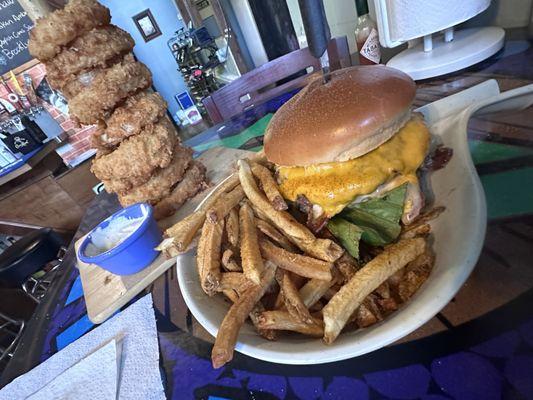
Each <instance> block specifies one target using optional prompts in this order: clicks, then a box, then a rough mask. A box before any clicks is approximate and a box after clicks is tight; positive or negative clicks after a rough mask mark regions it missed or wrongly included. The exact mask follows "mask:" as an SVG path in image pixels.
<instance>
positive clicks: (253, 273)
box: [239, 202, 264, 284]
mask: <svg viewBox="0 0 533 400" xmlns="http://www.w3.org/2000/svg"><path fill="white" fill-rule="evenodd" d="M239 225H240V232H241V260H242V261H241V263H242V270H243V272H244V275H245V276H246V277H247V278H248V279H250V280H251V281H252V282H254V283H255V284H259V282H260V281H261V273H262V272H263V269H264V266H263V259H262V258H261V251H260V250H259V243H258V239H257V231H256V229H255V221H254V213H253V211H252V209H251V208H250V205H249V204H248V202H246V203H244V204H243V205H242V207H241V209H240V210H239Z"/></svg>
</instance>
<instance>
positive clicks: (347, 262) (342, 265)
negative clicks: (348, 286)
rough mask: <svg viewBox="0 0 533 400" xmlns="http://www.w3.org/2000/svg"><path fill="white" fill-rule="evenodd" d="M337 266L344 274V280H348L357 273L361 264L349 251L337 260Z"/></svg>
mask: <svg viewBox="0 0 533 400" xmlns="http://www.w3.org/2000/svg"><path fill="white" fill-rule="evenodd" d="M335 267H336V268H337V270H338V271H339V272H340V273H341V275H342V276H343V280H344V282H348V281H349V280H350V279H352V277H353V276H354V275H355V273H356V272H357V270H358V269H359V266H358V265H357V261H356V260H355V258H353V257H352V256H351V255H350V254H348V252H345V253H344V254H343V255H342V256H341V258H339V259H338V260H337V261H335Z"/></svg>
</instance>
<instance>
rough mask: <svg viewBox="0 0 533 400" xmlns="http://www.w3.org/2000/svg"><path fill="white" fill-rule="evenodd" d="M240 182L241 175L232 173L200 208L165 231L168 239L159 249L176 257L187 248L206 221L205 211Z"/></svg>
mask: <svg viewBox="0 0 533 400" xmlns="http://www.w3.org/2000/svg"><path fill="white" fill-rule="evenodd" d="M238 184H239V175H238V174H236V173H234V174H232V175H230V176H229V177H228V178H227V179H226V180H225V181H224V182H223V183H222V184H221V185H220V186H219V187H217V188H216V189H215V190H214V191H213V192H211V193H210V194H209V195H208V198H207V199H206V200H205V201H204V203H203V204H202V206H201V207H200V209H199V210H197V211H195V212H194V213H192V214H190V215H188V216H187V217H186V218H184V219H182V220H181V221H179V222H177V223H176V224H174V225H173V226H171V227H170V228H168V229H167V230H166V231H165V236H166V237H167V239H165V240H163V242H161V244H160V245H159V246H158V247H157V250H160V251H165V252H166V253H167V256H169V257H174V256H176V255H178V254H180V253H183V252H184V251H186V250H187V248H188V247H189V245H190V244H191V242H192V240H193V238H194V237H195V236H196V233H198V230H199V229H200V228H201V227H202V225H203V223H204V221H205V213H206V211H207V210H208V209H209V208H211V207H212V206H213V205H214V204H215V203H216V202H217V201H218V200H219V198H220V196H222V195H223V194H225V193H226V192H227V191H229V190H232V189H233V188H235V186H237V185H238Z"/></svg>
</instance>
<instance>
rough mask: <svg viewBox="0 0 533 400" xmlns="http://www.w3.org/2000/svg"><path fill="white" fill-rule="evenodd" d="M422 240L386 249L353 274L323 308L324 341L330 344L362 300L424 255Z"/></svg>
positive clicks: (406, 242) (408, 240) (409, 240)
mask: <svg viewBox="0 0 533 400" xmlns="http://www.w3.org/2000/svg"><path fill="white" fill-rule="evenodd" d="M425 246H426V242H425V240H424V239H423V238H416V239H406V240H402V241H400V242H398V243H396V244H393V245H391V246H389V247H387V248H386V249H385V250H384V251H383V252H382V253H381V254H379V255H378V256H376V257H375V258H374V259H373V260H371V261H370V262H368V264H366V265H365V266H364V267H363V268H361V269H360V270H359V271H357V272H356V274H355V275H354V277H353V278H352V279H351V280H350V281H349V282H348V283H347V284H346V285H344V286H343V287H342V288H341V289H340V290H339V291H338V292H337V293H336V294H335V296H333V298H332V299H331V300H330V301H329V302H328V304H327V305H326V306H325V307H324V308H323V310H322V311H323V315H324V326H325V328H324V341H325V342H326V343H327V344H331V343H332V342H333V341H334V340H335V339H336V338H337V336H338V335H339V333H340V332H341V330H342V328H344V326H345V325H346V322H347V321H348V319H349V318H350V316H351V315H352V314H353V312H354V311H355V309H356V308H357V307H359V305H360V304H361V303H362V302H363V300H364V299H365V298H366V297H367V296H368V295H369V294H370V293H372V292H373V291H374V290H375V289H376V288H377V287H378V286H379V285H381V284H382V283H383V282H385V281H386V280H387V279H388V278H389V277H390V276H391V275H392V274H394V273H395V272H396V271H398V270H399V269H400V268H402V267H404V266H405V265H406V264H408V263H409V262H411V261H413V260H414V259H415V258H416V257H418V256H419V255H420V254H422V253H423V252H424V249H425Z"/></svg>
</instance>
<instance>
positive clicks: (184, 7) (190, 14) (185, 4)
mask: <svg viewBox="0 0 533 400" xmlns="http://www.w3.org/2000/svg"><path fill="white" fill-rule="evenodd" d="M175 1H176V4H177V6H178V10H180V14H181V16H182V17H183V20H184V21H185V22H186V24H188V23H189V21H192V26H193V27H194V28H199V27H200V26H202V17H201V16H200V12H199V11H198V8H196V4H194V1H193V0H175Z"/></svg>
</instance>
